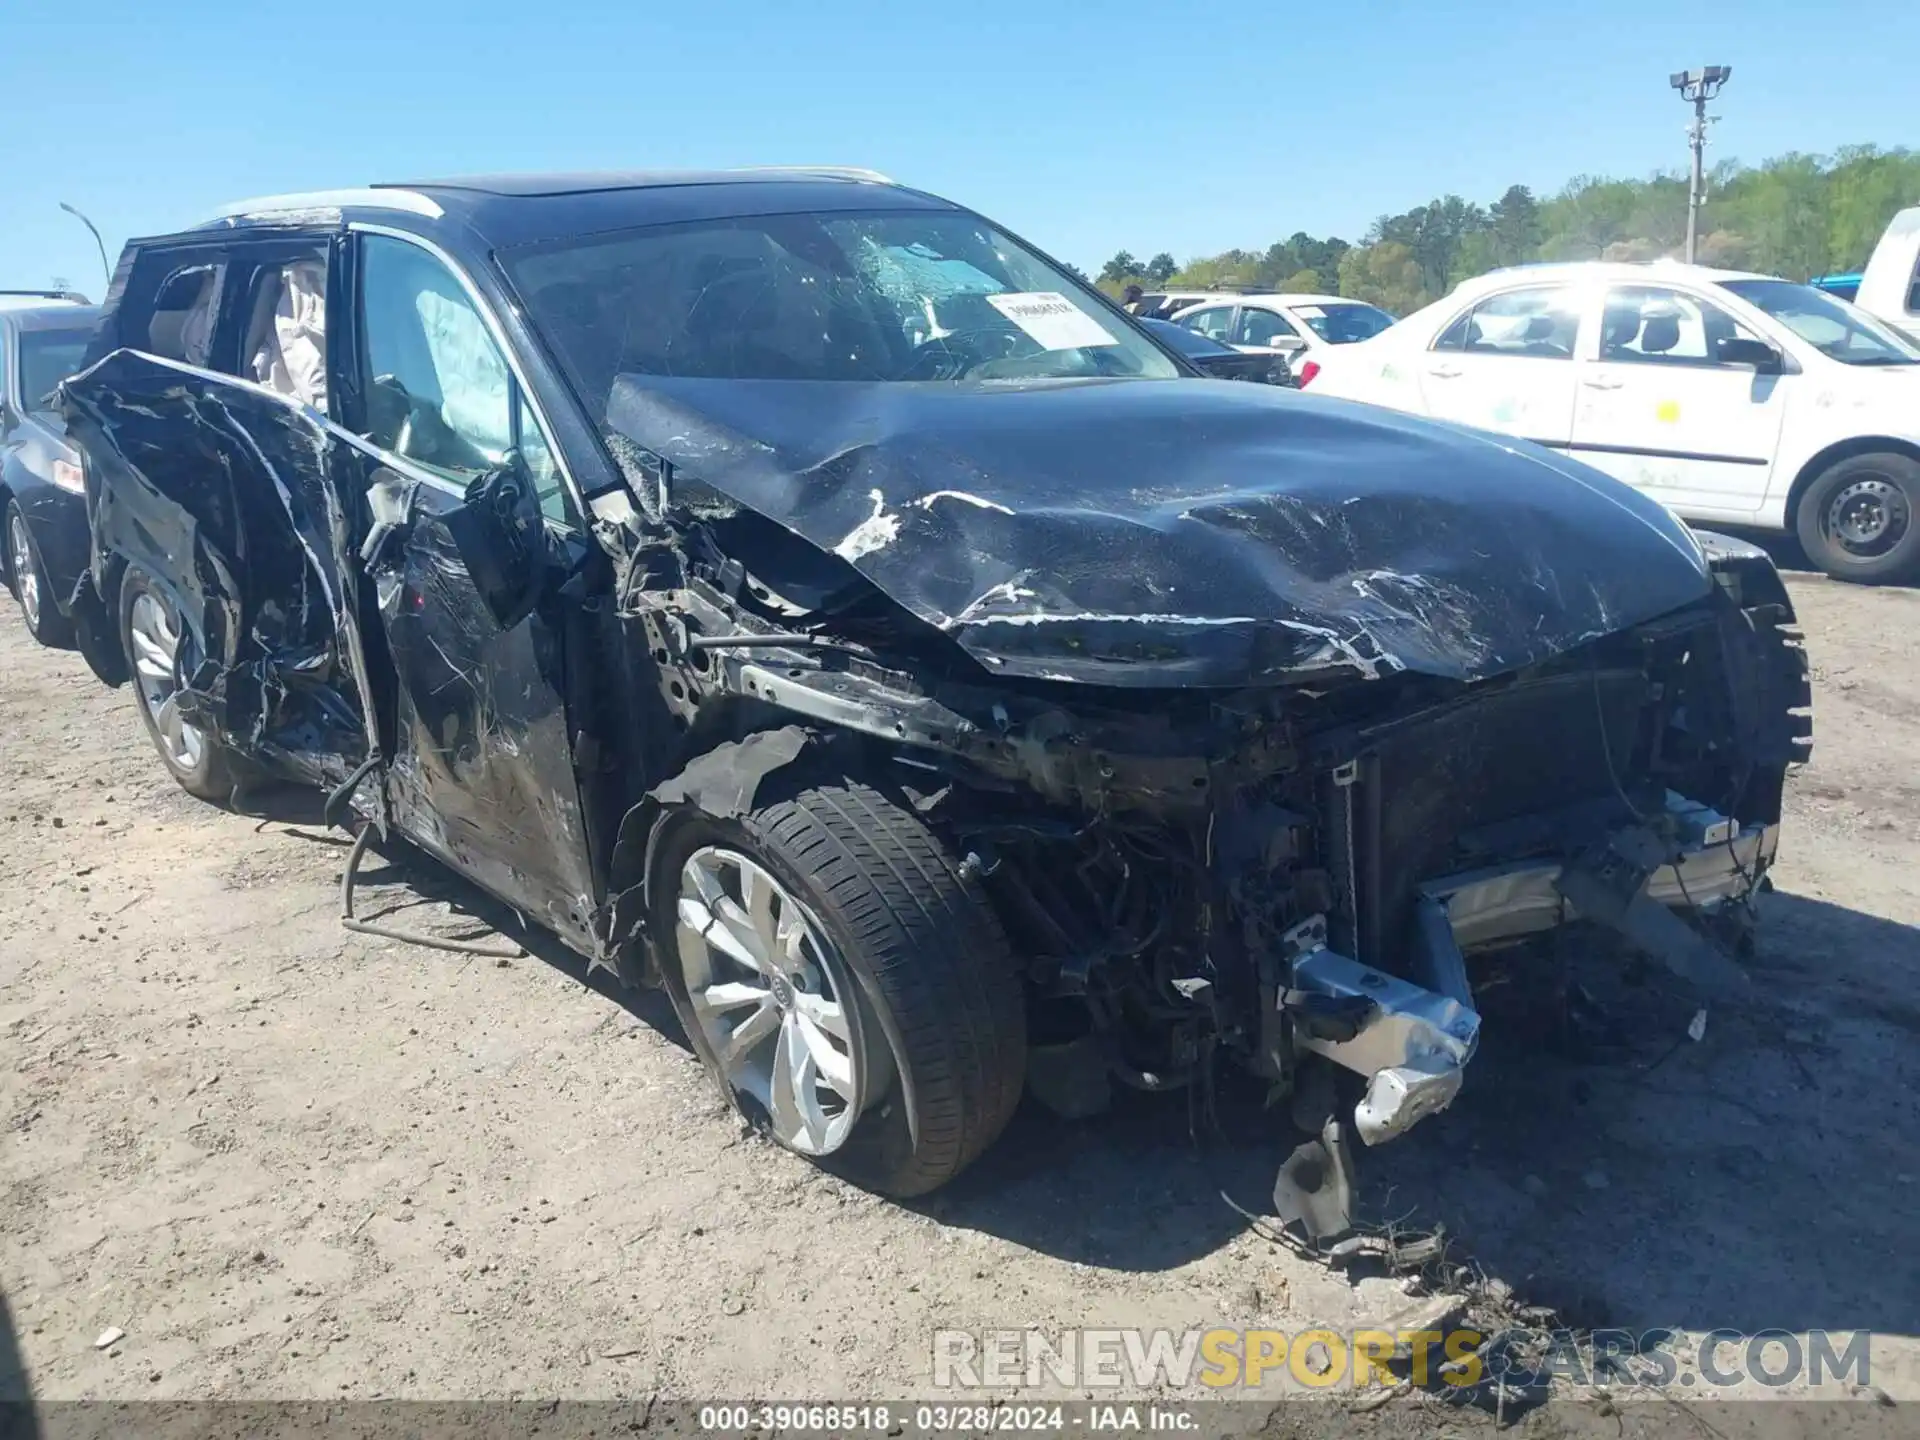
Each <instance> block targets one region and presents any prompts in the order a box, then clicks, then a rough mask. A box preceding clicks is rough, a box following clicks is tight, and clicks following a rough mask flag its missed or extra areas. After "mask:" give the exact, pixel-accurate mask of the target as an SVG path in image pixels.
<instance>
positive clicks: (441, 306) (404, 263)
mask: <svg viewBox="0 0 1920 1440" xmlns="http://www.w3.org/2000/svg"><path fill="white" fill-rule="evenodd" d="M362 246H363V248H362V251H361V257H362V258H361V265H360V345H361V369H362V372H363V375H364V377H365V384H364V393H365V395H366V397H367V400H366V404H367V426H368V429H367V438H368V439H369V440H371V441H373V443H374V444H376V445H378V446H380V447H381V448H383V449H386V450H391V451H392V452H393V453H394V454H396V455H404V456H406V457H407V458H408V459H409V460H412V461H414V462H415V463H416V464H420V465H424V466H426V467H427V468H429V469H432V470H437V471H439V472H441V473H442V474H445V475H447V476H449V477H451V478H455V479H461V480H465V479H470V478H471V477H473V476H475V475H478V474H479V473H481V472H482V471H484V470H488V469H491V468H492V467H494V466H496V465H498V464H500V463H501V462H502V461H503V460H505V459H506V456H507V452H508V451H509V450H510V449H513V448H514V447H515V445H516V444H517V445H518V447H519V451H520V457H521V461H522V463H523V464H524V465H525V466H526V468H527V471H528V474H529V475H530V476H531V478H532V480H533V483H534V487H535V489H536V491H537V492H538V493H539V496H540V509H541V511H542V513H544V514H545V515H546V516H547V518H549V519H551V520H565V519H566V518H567V515H568V510H567V496H566V486H565V484H564V483H563V482H562V480H561V477H560V466H559V463H558V462H557V461H556V459H555V458H554V454H553V447H552V446H551V445H550V444H549V443H548V441H547V437H546V435H545V434H544V432H542V430H541V429H540V425H539V422H538V421H537V420H536V419H535V418H534V415H533V412H532V410H531V409H530V408H529V407H528V406H527V405H526V404H525V403H524V400H523V397H522V396H521V395H520V393H519V386H518V385H517V384H516V383H515V381H514V379H513V374H512V372H511V371H510V370H508V368H507V363H506V359H505V357H504V356H502V355H501V353H500V348H499V346H497V345H496V344H495V343H494V340H493V335H492V333H491V332H490V331H489V330H488V329H487V326H486V322H485V321H484V320H483V319H482V318H481V316H480V312H479V311H478V310H477V309H476V308H475V307H474V304H473V301H472V300H471V299H470V298H469V297H468V295H467V292H466V290H465V288H464V287H463V286H462V285H461V284H460V282H459V281H458V280H457V279H456V278H455V277H454V276H453V274H452V273H451V272H450V271H449V270H448V269H447V267H446V266H445V265H443V264H441V263H440V261H439V260H437V259H436V258H435V257H434V256H432V255H430V254H429V253H428V252H427V251H425V250H423V249H421V248H420V247H419V246H418V245H413V244H409V243H408V242H406V241H404V240H395V239H393V238H391V237H389V236H385V235H367V236H363V237H362Z"/></svg>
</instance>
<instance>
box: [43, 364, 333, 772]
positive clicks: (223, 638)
mask: <svg viewBox="0 0 1920 1440" xmlns="http://www.w3.org/2000/svg"><path fill="white" fill-rule="evenodd" d="M63 394H64V397H65V407H66V415H67V420H68V427H69V432H70V433H71V434H72V435H73V436H74V437H75V439H76V442H77V443H79V444H80V445H81V446H82V447H83V448H84V449H85V451H86V453H87V456H88V462H89V481H90V485H91V487H92V504H91V506H90V513H91V520H92V526H93V543H94V549H95V552H96V567H97V566H98V565H99V564H100V562H101V561H102V560H103V559H104V557H106V556H108V555H117V556H120V557H123V558H124V559H126V560H127V561H128V562H129V563H131V564H134V565H137V566H139V567H140V568H141V569H142V570H144V571H146V572H147V573H148V574H150V575H152V576H153V577H154V578H155V579H156V580H157V581H159V582H160V583H161V584H162V585H165V586H167V587H168V588H169V589H170V590H172V591H173V592H174V595H175V598H176V600H177V601H178V602H179V603H180V604H181V606H182V609H183V612H184V613H186V614H188V615H189V616H191V617H192V619H193V622H194V625H195V628H196V630H197V631H198V634H199V636H200V637H201V640H202V641H203V643H204V646H205V654H204V655H202V656H200V657H198V658H199V663H198V664H197V665H196V666H195V667H194V673H190V674H186V675H184V676H183V677H182V678H183V680H184V681H185V682H186V689H185V691H184V695H183V704H184V705H185V707H186V708H187V709H188V710H189V711H190V712H191V713H192V716H193V718H194V719H195V721H196V723H205V724H207V725H209V726H211V727H212V728H213V729H215V730H216V731H218V732H219V733H220V734H221V735H223V736H224V737H226V739H227V740H228V743H230V744H231V745H232V746H233V747H234V748H235V749H237V750H240V751H241V752H242V753H246V754H252V755H256V756H262V757H271V758H272V759H274V760H275V761H276V763H279V764H282V765H286V766H289V767H291V768H292V769H293V771H294V772H295V773H298V774H302V775H304V776H306V777H308V778H311V779H314V780H317V781H322V782H330V781H337V780H339V779H341V778H343V777H344V776H345V775H346V774H347V773H348V772H349V771H350V770H351V769H352V768H353V767H354V766H355V765H356V764H357V763H359V761H360V760H361V759H363V758H364V757H365V755H366V754H367V732H366V724H365V719H364V716H365V709H364V706H363V699H362V693H361V691H362V687H361V685H360V683H359V682H358V680H357V679H356V677H355V674H354V667H355V663H356V657H357V656H358V654H359V630H358V621H357V617H356V615H355V604H354V598H353V596H354V589H353V587H354V578H353V575H352V573H351V572H350V571H349V570H348V569H347V568H346V566H345V565H344V564H343V562H342V556H343V554H346V553H348V552H349V550H350V546H349V542H348V538H347V527H348V522H347V520H346V518H345V515H344V513H343V511H342V509H341V507H340V504H339V499H338V497H339V496H340V495H341V494H343V493H345V494H352V493H355V492H356V491H357V490H358V488H359V485H360V478H359V476H360V457H359V456H358V455H357V454H354V453H353V452H351V451H343V450H341V449H340V448H339V447H337V446H336V445H334V444H333V443H332V440H331V438H330V436H329V434H328V432H327V427H326V426H325V424H324V422H323V421H321V420H320V417H319V416H317V415H314V414H312V413H311V412H309V411H307V410H306V409H305V408H304V407H301V406H298V405H293V404H290V403H288V402H287V401H285V400H284V399H281V398H278V397H275V396H272V395H269V394H266V393H264V392H262V391H260V390H259V389H257V388H255V387H251V386H245V385H238V384H235V383H233V382H231V381H229V380H226V379H225V378H223V377H220V376H215V375H211V374H209V373H207V372H204V371H198V370H195V369H193V368H192V367H189V366H177V365H173V364H169V363H167V362H163V361H158V360H155V359H153V358H151V357H148V356H144V355H140V354H137V353H135V352H133V351H127V350H122V351H116V352H115V353H113V354H111V355H109V356H107V357H106V358H105V359H104V360H102V361H101V362H100V363H99V364H98V365H95V366H94V367H93V368H92V369H90V370H88V371H86V372H84V373H83V374H82V375H80V376H78V377H75V378H74V379H72V380H69V381H68V382H67V383H66V385H65V387H64V388H63Z"/></svg>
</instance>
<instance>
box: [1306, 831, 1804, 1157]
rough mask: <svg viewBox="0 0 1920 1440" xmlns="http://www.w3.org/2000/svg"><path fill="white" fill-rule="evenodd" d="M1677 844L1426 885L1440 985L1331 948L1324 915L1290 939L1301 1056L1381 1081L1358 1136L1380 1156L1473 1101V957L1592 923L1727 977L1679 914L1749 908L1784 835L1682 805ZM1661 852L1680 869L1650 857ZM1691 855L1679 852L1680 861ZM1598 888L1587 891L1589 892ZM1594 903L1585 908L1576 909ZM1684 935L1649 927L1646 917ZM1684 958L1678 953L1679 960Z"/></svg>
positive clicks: (1429, 943) (1624, 836)
mask: <svg viewBox="0 0 1920 1440" xmlns="http://www.w3.org/2000/svg"><path fill="white" fill-rule="evenodd" d="M1667 815H1668V817H1669V826H1670V833H1672V834H1673V835H1674V836H1676V837H1677V838H1676V839H1675V840H1673V841H1670V842H1661V841H1658V840H1656V839H1655V837H1654V836H1653V834H1652V833H1651V832H1650V831H1648V830H1647V829H1645V828H1643V827H1639V826H1635V827H1631V828H1629V829H1627V830H1623V831H1620V832H1618V833H1617V834H1615V835H1614V836H1613V837H1612V838H1611V840H1609V842H1608V843H1607V844H1606V845H1604V846H1600V847H1596V850H1597V852H1598V854H1599V855H1600V859H1599V860H1598V861H1596V860H1594V859H1593V858H1591V857H1582V859H1581V860H1579V861H1577V862H1572V863H1568V864H1562V863H1561V862H1559V861H1557V860H1545V861H1527V862H1522V863H1517V864H1513V865H1505V866H1496V867H1491V868H1488V869H1484V870H1477V871H1473V872H1471V873H1468V874H1462V875H1452V876H1447V877H1445V878H1442V879H1439V880H1434V881H1431V882H1429V883H1427V884H1425V885H1423V886H1422V887H1421V898H1420V900H1419V902H1418V908H1419V922H1420V923H1419V925H1418V927H1417V941H1416V945H1415V953H1414V954H1413V955H1412V956H1411V960H1412V962H1413V963H1412V964H1411V965H1410V966H1409V967H1408V968H1409V969H1411V970H1413V971H1414V972H1415V973H1416V974H1417V975H1418V976H1419V978H1420V979H1421V980H1424V981H1426V982H1427V983H1426V984H1424V985H1423V984H1418V983H1415V981H1413V980H1409V979H1404V978H1402V977H1400V976H1397V975H1389V974H1386V973H1385V972H1383V971H1380V970H1376V969H1373V968H1372V967H1370V966H1367V965H1363V964H1361V963H1359V962H1358V961H1356V960H1352V959H1349V958H1348V957H1347V956H1345V955H1341V954H1339V953H1337V952H1335V951H1333V950H1331V949H1328V948H1327V945H1326V923H1325V920H1324V918H1323V917H1317V916H1316V917H1314V918H1313V919H1311V920H1308V921H1306V922H1303V923H1302V924H1301V925H1299V926H1296V927H1295V928H1294V929H1293V930H1292V931H1290V932H1289V933H1288V935H1287V937H1286V949H1287V951H1288V953H1289V954H1290V956H1291V966H1292V989H1291V990H1290V991H1289V992H1288V993H1287V994H1286V995H1285V996H1283V997H1282V1004H1283V1005H1285V1006H1287V1007H1288V1008H1290V1009H1292V1010H1293V1011H1294V1017H1295V1018H1294V1033H1295V1043H1296V1044H1297V1046H1298V1047H1299V1048H1300V1049H1302V1050H1306V1051H1310V1052H1312V1053H1314V1054H1318V1055H1324V1056H1326V1057H1327V1058H1328V1059H1330V1060H1333V1061H1336V1062H1337V1063H1339V1064H1340V1065H1342V1066H1344V1067H1346V1068H1347V1069H1349V1070H1352V1071H1354V1072H1355V1073H1357V1074H1360V1075H1364V1076H1366V1077H1368V1084H1367V1093H1366V1096H1365V1097H1364V1098H1363V1099H1362V1100H1361V1101H1360V1103H1359V1104H1358V1105H1357V1106H1356V1107H1355V1108H1354V1112H1353V1123H1354V1129H1355V1130H1357V1131H1358V1132H1359V1135H1360V1138H1361V1139H1362V1140H1363V1141H1365V1142H1366V1143H1367V1144H1369V1145H1378V1144H1380V1143H1382V1142H1384V1141H1387V1140H1392V1139H1394V1138H1396V1137H1398V1136H1400V1135H1402V1134H1404V1133H1405V1132H1406V1131H1407V1130H1408V1129H1410V1128H1411V1127H1412V1126H1414V1125H1415V1124H1417V1123H1418V1122H1419V1121H1421V1120H1424V1119H1425V1118H1426V1117H1427V1116H1429V1115H1432V1114H1434V1113H1436V1112H1437V1111H1440V1110H1444V1109H1445V1108H1446V1107H1447V1106H1448V1105H1449V1104H1450V1103H1451V1102H1452V1100H1453V1097H1454V1096H1455V1095H1457V1094H1458V1093H1459V1091H1460V1082H1461V1078H1462V1075H1463V1073H1464V1071H1465V1069H1466V1065H1467V1062H1468V1061H1469V1060H1471V1059H1472V1058H1473V1052H1474V1047H1475V1045H1476V1044H1477V1043H1478V1040H1479V1035H1480V1016H1479V1014H1478V1013H1477V1012H1476V1011H1475V1010H1474V1009H1473V995H1472V991H1471V989H1470V988H1469V986H1468V984H1467V976H1466V966H1465V962H1464V960H1463V959H1462V951H1464V950H1467V949H1472V948H1475V947H1477V946H1482V945H1487V944H1493V943H1497V942H1500V941H1504V940H1510V939H1516V938H1519V937H1522V936H1525V935H1529V934H1533V933H1537V932H1539V931H1543V930H1550V929H1553V928H1554V927H1555V926H1558V925H1562V924H1564V923H1566V922H1567V921H1569V920H1572V919H1576V918H1585V919H1590V920H1595V921H1598V922H1600V923H1603V924H1608V925H1611V926H1613V927H1614V928H1616V929H1619V930H1621V931H1622V932H1623V933H1625V934H1627V935H1628V937H1629V938H1630V939H1633V940H1635V941H1636V943H1639V944H1641V945H1642V946H1643V948H1647V949H1650V950H1653V951H1654V952H1655V953H1658V954H1660V955H1661V957H1662V958H1664V959H1667V960H1668V961H1669V962H1670V963H1672V964H1673V965H1674V968H1675V969H1676V970H1678V971H1680V972H1681V973H1682V974H1688V975H1690V976H1692V977H1693V978H1698V979H1714V978H1718V976H1717V975H1716V974H1715V973H1713V972H1712V970H1711V968H1710V966H1709V964H1708V963H1706V962H1707V959H1708V958H1709V957H1707V956H1703V955H1700V954H1695V953H1693V951H1692V950H1690V949H1689V948H1688V947H1689V946H1691V947H1695V948H1697V949H1699V950H1701V951H1708V952H1711V959H1712V960H1713V961H1714V962H1716V963H1717V964H1718V965H1719V966H1721V967H1724V968H1725V969H1726V970H1730V971H1735V973H1736V974H1738V972H1737V970H1736V969H1735V967H1733V965H1732V962H1731V961H1728V960H1726V959H1725V958H1724V957H1723V956H1719V955H1718V952H1717V951H1712V947H1710V946H1709V945H1708V944H1707V942H1706V941H1705V940H1703V939H1701V938H1700V937H1699V936H1698V935H1696V934H1695V933H1694V932H1693V931H1692V930H1689V929H1687V928H1686V927H1684V926H1683V925H1681V924H1680V922H1679V921H1678V920H1677V919H1675V918H1674V917H1673V916H1671V915H1670V914H1668V913H1666V911H1667V910H1668V909H1670V908H1687V909H1692V910H1699V911H1711V910H1713V909H1715V908H1717V907H1718V906H1720V905H1723V904H1725V903H1727V902H1729V901H1739V900H1742V899H1745V898H1746V896H1747V895H1749V894H1750V893H1751V892H1752V891H1753V889H1754V887H1755V886H1756V885H1758V883H1759V878H1760V876H1761V875H1762V874H1764V873H1765V872H1766V869H1767V867H1768V866H1769V865H1770V864H1771V863H1772V861H1773V857H1774V851H1775V849H1776V847H1777V845H1778V843H1779V827H1778V826H1777V825H1750V826H1747V827H1745V828H1744V829H1741V828H1739V827H1737V826H1736V824H1735V822H1734V821H1732V820H1729V819H1727V818H1726V817H1725V816H1722V815H1719V814H1718V813H1716V812H1715V811H1713V810H1711V809H1709V808H1707V807H1705V806H1702V805H1699V804H1696V803H1695V802H1693V801H1689V800H1686V799H1685V798H1683V797H1681V796H1678V795H1670V796H1669V797H1668V802H1667ZM1650 847H1652V848H1653V849H1657V853H1658V854H1660V855H1667V856H1673V857H1674V858H1672V859H1668V860H1665V861H1661V862H1658V863H1654V862H1650V861H1647V860H1645V859H1642V860H1641V862H1640V864H1639V868H1637V869H1636V868H1634V863H1633V862H1634V857H1635V856H1641V857H1644V856H1646V855H1648V854H1649V853H1650ZM1676 852H1677V853H1676ZM1621 878H1624V879H1625V880H1626V881H1627V882H1628V883H1629V887H1630V888H1629V892H1628V893H1626V894H1624V895H1619V896H1615V895H1612V894H1610V893H1608V892H1607V891H1606V890H1605V889H1604V887H1603V884H1602V882H1604V881H1606V880H1609V879H1611V880H1616V881H1617V880H1619V879H1621ZM1581 880H1584V881H1586V882H1587V884H1586V885H1585V886H1584V887H1583V886H1582V885H1579V884H1575V883H1573V882H1575V881H1581ZM1569 891H1571V892H1573V893H1574V894H1589V895H1592V896H1593V897H1594V898H1593V899H1592V900H1591V901H1589V903H1588V905H1587V906H1586V907H1585V908H1583V907H1581V906H1580V905H1577V904H1576V903H1575V902H1574V900H1573V899H1572V898H1570V895H1569ZM1647 910H1654V911H1657V912H1659V914H1658V918H1659V919H1660V920H1661V921H1662V922H1664V923H1665V924H1666V925H1668V926H1671V927H1673V930H1674V931H1675V932H1678V937H1679V938H1675V937H1671V936H1669V935H1668V934H1667V932H1666V931H1664V930H1662V929H1660V928H1659V927H1656V926H1649V925H1646V924H1645V923H1644V920H1645V916H1644V912H1645V911H1647ZM1669 950H1671V951H1672V952H1673V953H1670V954H1669V953H1666V952H1667V951H1669Z"/></svg>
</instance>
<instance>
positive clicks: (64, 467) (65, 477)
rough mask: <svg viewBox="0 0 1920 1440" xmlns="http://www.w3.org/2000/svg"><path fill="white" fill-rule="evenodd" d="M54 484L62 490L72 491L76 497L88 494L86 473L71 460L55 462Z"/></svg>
mask: <svg viewBox="0 0 1920 1440" xmlns="http://www.w3.org/2000/svg"><path fill="white" fill-rule="evenodd" d="M53 483H54V484H56V485H58V486H59V487H60V488H61V489H62V490H71V491H72V492H73V493H74V494H76V495H84V494H86V492H87V481H86V476H85V473H84V472H83V471H82V470H81V469H80V467H79V466H78V465H76V464H74V463H73V461H71V460H56V461H54V462H53Z"/></svg>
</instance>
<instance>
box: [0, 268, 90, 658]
mask: <svg viewBox="0 0 1920 1440" xmlns="http://www.w3.org/2000/svg"><path fill="white" fill-rule="evenodd" d="M99 317H100V312H99V311H98V310H96V309H94V308H93V307H92V306H89V305H49V306H47V307H45V308H35V309H28V310H0V515H4V517H5V522H4V523H5V529H6V544H5V546H4V547H0V563H4V565H5V567H6V577H7V583H8V585H9V586H11V587H12V590H13V593H14V598H15V599H17V600H18V601H19V602H20V613H21V615H22V616H23V617H24V618H25V620H26V622H27V629H28V631H29V632H31V634H32V635H33V638H34V639H36V640H38V641H39V642H40V643H41V644H42V645H65V644H67V643H69V642H70V641H71V640H72V639H73V622H72V620H71V619H70V618H69V615H68V608H69V601H70V599H71V597H72V595H73V590H74V585H75V583H76V582H77V581H78V580H79V578H80V576H81V575H82V574H83V573H85V571H86V568H87V506H86V498H85V495H84V493H83V490H82V485H81V479H80V457H79V455H78V454H77V453H76V452H75V451H74V450H73V448H72V447H71V446H69V445H68V444H67V439H66V428H67V427H66V422H65V421H64V420H63V419H62V418H61V417H60V415H59V414H58V413H57V412H55V411H54V410H53V409H52V408H51V406H52V403H53V391H54V389H55V387H57V386H58V385H59V384H60V382H61V381H62V380H64V379H66V378H67V377H68V376H69V375H71V374H73V373H74V372H75V371H76V370H78V369H79V368H80V361H81V358H82V357H83V356H84V355H85V354H86V351H87V343H88V342H89V341H90V340H91V339H92V338H93V332H94V329H95V326H96V324H97V323H98V321H99Z"/></svg>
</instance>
